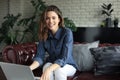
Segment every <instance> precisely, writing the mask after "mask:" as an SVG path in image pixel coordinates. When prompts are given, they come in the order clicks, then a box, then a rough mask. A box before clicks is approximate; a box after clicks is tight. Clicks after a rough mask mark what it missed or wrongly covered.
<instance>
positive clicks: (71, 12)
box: [0, 0, 120, 27]
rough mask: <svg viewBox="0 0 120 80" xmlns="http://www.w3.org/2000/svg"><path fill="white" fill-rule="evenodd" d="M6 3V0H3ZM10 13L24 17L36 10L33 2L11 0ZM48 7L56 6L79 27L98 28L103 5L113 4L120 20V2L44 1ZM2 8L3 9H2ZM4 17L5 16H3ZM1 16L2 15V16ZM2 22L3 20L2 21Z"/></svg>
mask: <svg viewBox="0 0 120 80" xmlns="http://www.w3.org/2000/svg"><path fill="white" fill-rule="evenodd" d="M2 1H5V0H2ZM10 1H11V3H10V12H11V13H14V14H17V13H22V15H23V16H24V17H28V16H31V15H32V14H33V11H34V8H33V7H32V6H31V3H30V1H31V0H10ZM43 1H45V2H46V4H48V5H52V4H53V5H56V6H58V7H59V8H60V9H61V11H62V12H63V16H64V17H69V18H70V19H72V20H73V21H74V23H75V24H76V26H77V27H98V26H100V24H101V21H102V20H104V16H101V15H100V11H101V5H102V3H112V4H113V8H114V12H113V15H112V17H113V18H114V16H116V17H119V19H120V6H119V5H120V0H43ZM0 8H1V7H0ZM2 15H3V14H2ZM0 16H1V15H0ZM0 18H1V17H0ZM0 21H1V19H0Z"/></svg>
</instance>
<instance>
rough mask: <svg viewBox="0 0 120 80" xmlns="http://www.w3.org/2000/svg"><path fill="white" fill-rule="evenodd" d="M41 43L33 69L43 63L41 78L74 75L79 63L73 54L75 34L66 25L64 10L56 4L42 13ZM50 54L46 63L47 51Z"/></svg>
mask: <svg viewBox="0 0 120 80" xmlns="http://www.w3.org/2000/svg"><path fill="white" fill-rule="evenodd" d="M38 35H39V44H38V47H37V54H36V55H35V57H34V62H33V63H32V64H31V65H30V68H31V70H34V69H36V68H37V67H39V66H40V65H43V73H42V76H41V80H53V79H54V80H67V76H73V75H74V74H75V72H76V69H77V65H76V63H75V61H74V59H73V56H72V52H73V51H72V48H73V47H72V46H73V34H72V31H71V30H70V29H69V28H66V27H65V26H64V20H63V17H62V12H61V11H60V9H59V8H58V7H57V6H55V5H50V6H48V7H47V8H46V9H45V10H44V11H43V13H42V15H41V18H40V26H39V34H38ZM46 52H47V53H48V54H49V56H48V58H47V60H46V61H45V64H43V63H44V60H43V59H44V56H45V53H46Z"/></svg>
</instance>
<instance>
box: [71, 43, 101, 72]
mask: <svg viewBox="0 0 120 80" xmlns="http://www.w3.org/2000/svg"><path fill="white" fill-rule="evenodd" d="M98 45H99V41H95V42H92V43H86V44H74V46H73V57H74V59H75V61H76V63H77V65H78V70H79V71H89V70H91V69H92V68H93V55H91V53H90V50H89V49H90V48H95V47H98Z"/></svg>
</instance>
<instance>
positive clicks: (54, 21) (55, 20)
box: [46, 11, 60, 33]
mask: <svg viewBox="0 0 120 80" xmlns="http://www.w3.org/2000/svg"><path fill="white" fill-rule="evenodd" d="M59 22H60V19H59V17H58V15H57V13H55V12H54V11H49V12H47V15H46V25H47V27H48V29H50V30H51V31H52V32H53V33H55V32H56V31H57V30H58V27H59Z"/></svg>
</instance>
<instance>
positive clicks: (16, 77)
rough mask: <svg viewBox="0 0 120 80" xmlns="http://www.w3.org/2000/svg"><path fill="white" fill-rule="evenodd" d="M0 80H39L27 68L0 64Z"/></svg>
mask: <svg viewBox="0 0 120 80" xmlns="http://www.w3.org/2000/svg"><path fill="white" fill-rule="evenodd" d="M0 73H1V74H2V75H1V74H0V77H1V78H2V79H0V80H40V78H39V77H35V76H34V75H33V72H32V71H31V69H30V68H29V66H25V65H19V64H12V63H5V62H0Z"/></svg>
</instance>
